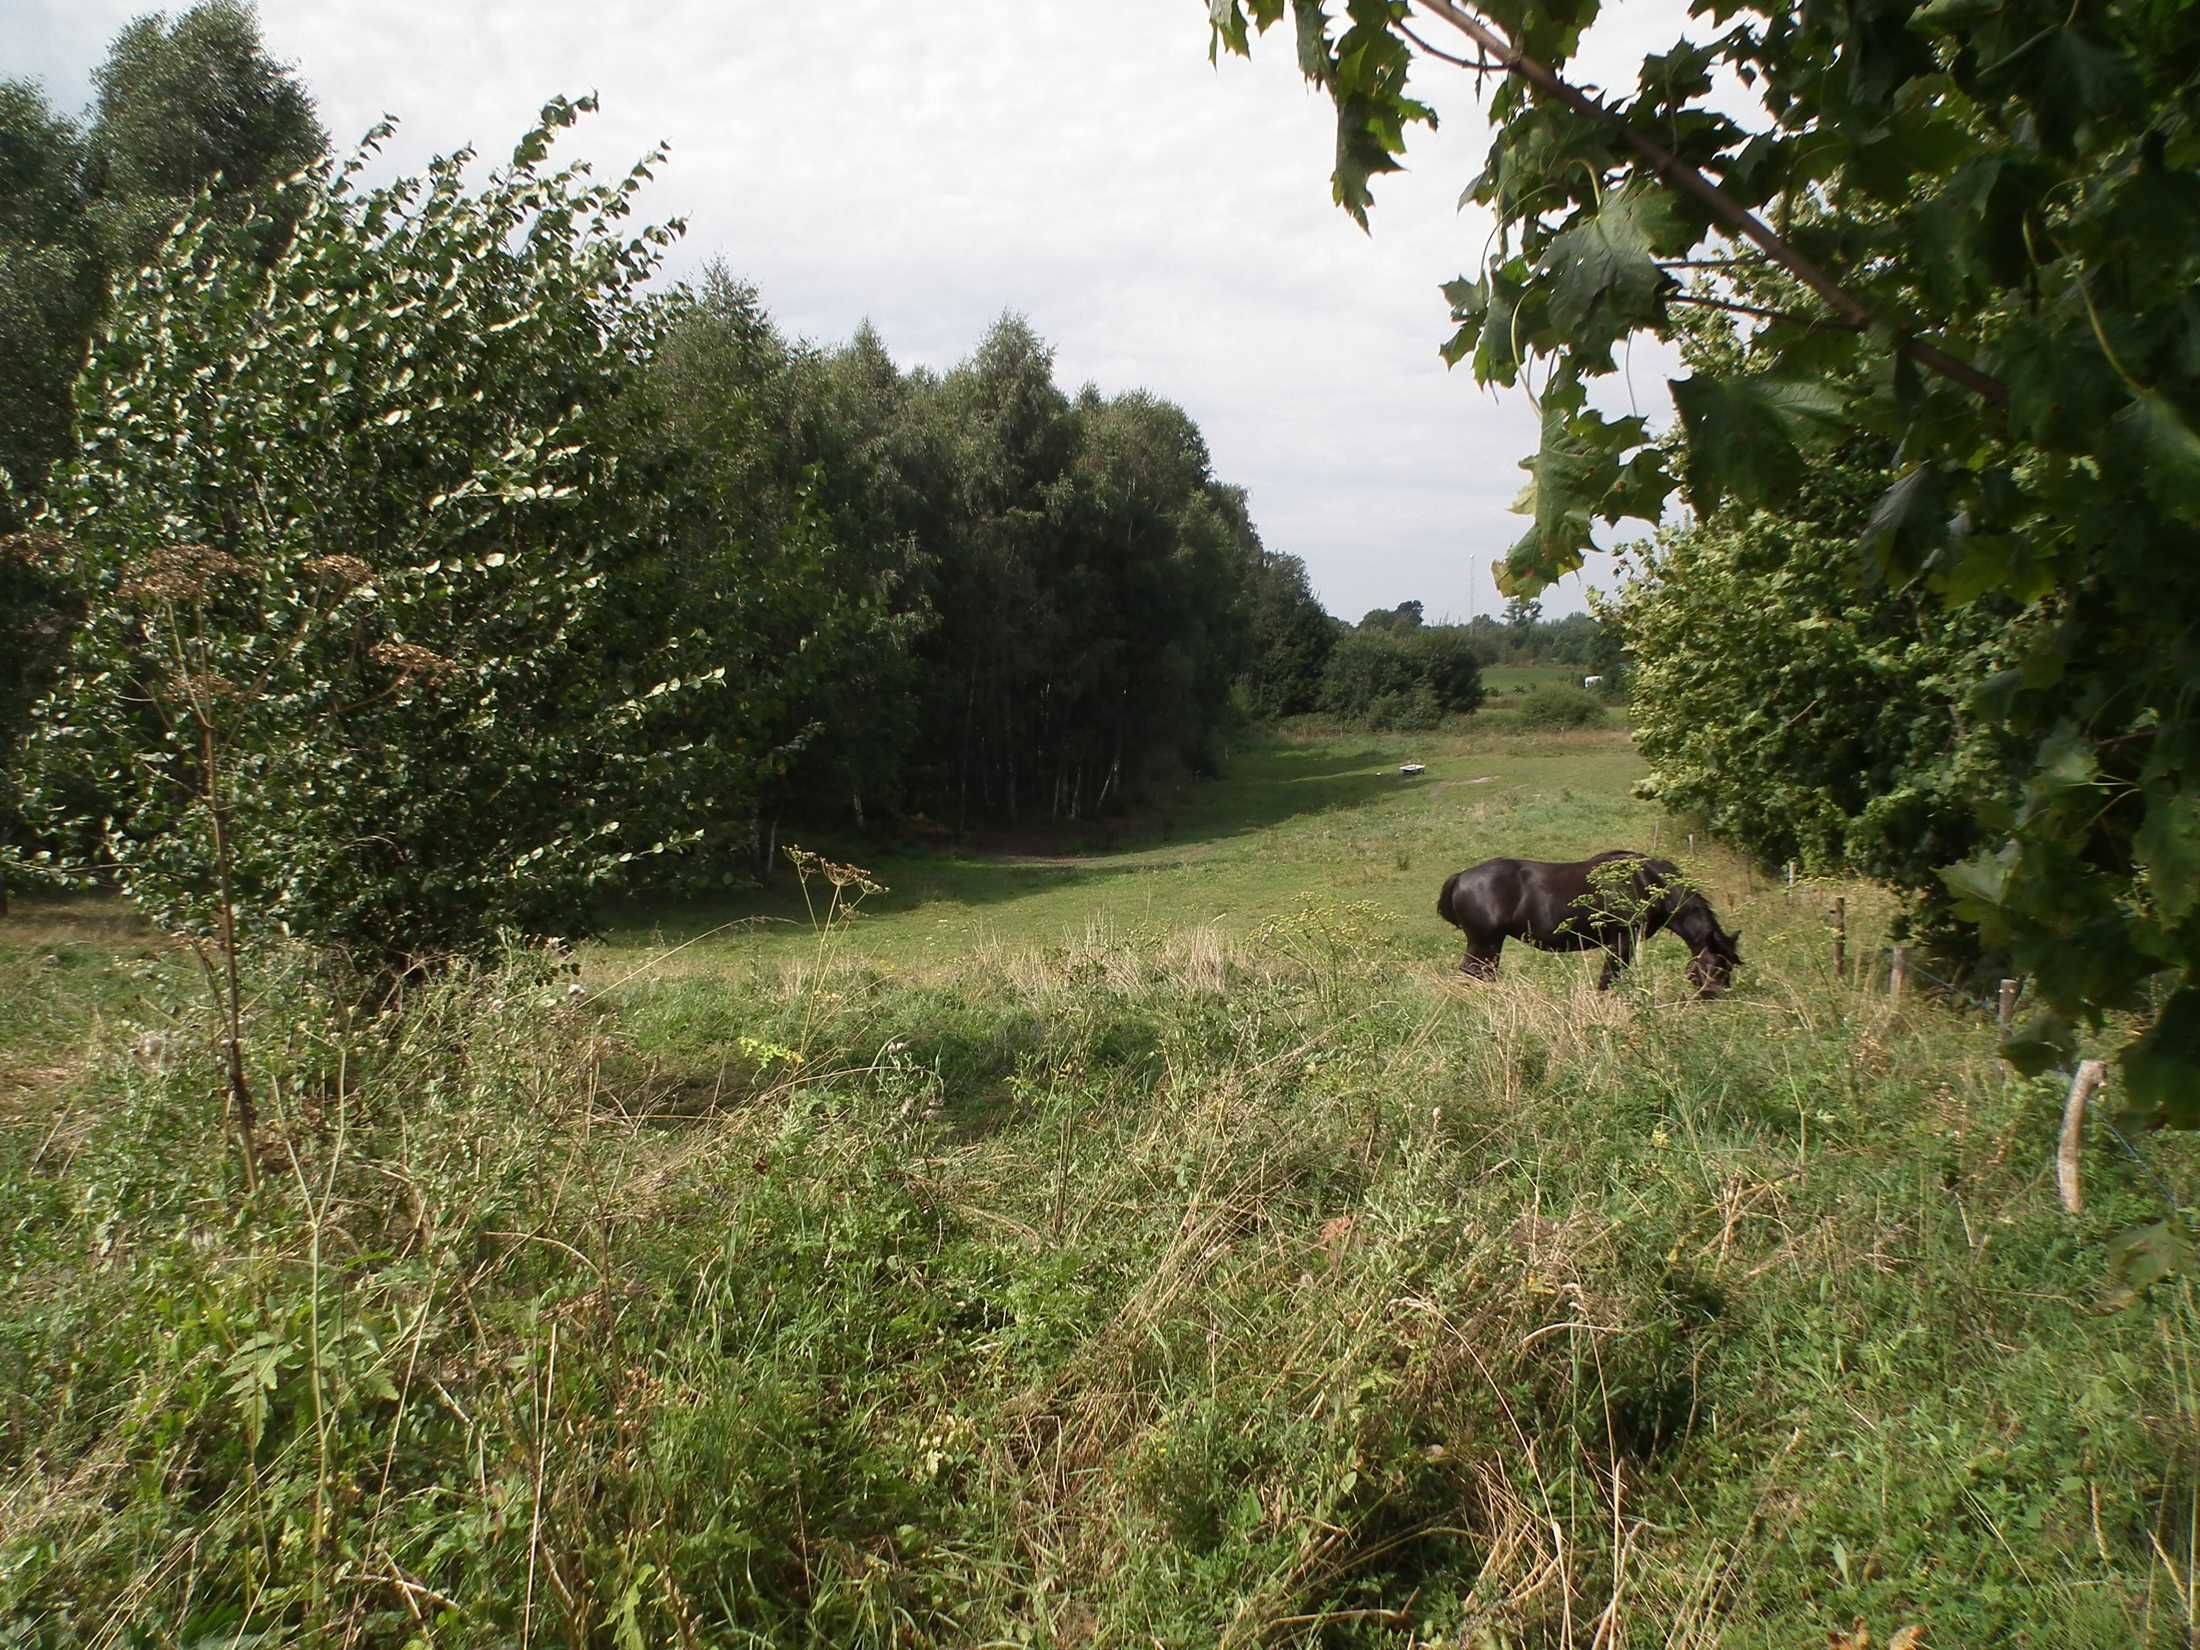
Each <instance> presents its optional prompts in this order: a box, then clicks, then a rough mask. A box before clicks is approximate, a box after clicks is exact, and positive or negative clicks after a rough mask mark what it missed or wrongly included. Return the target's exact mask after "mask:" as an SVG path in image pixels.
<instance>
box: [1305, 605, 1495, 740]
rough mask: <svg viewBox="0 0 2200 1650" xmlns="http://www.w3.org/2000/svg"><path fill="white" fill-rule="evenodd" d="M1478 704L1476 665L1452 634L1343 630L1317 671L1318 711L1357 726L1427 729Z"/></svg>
mask: <svg viewBox="0 0 2200 1650" xmlns="http://www.w3.org/2000/svg"><path fill="white" fill-rule="evenodd" d="M1481 702H1482V666H1481V661H1480V659H1479V658H1478V657H1477V655H1476V653H1475V651H1474V648H1473V645H1472V644H1471V643H1470V642H1469V641H1468V639H1467V637H1466V635H1465V633H1464V632H1461V631H1458V630H1455V629H1449V628H1446V629H1437V630H1399V629H1388V628H1384V627H1381V626H1376V627H1373V628H1368V629H1358V630H1348V631H1346V632H1344V633H1343V634H1342V635H1340V636H1339V637H1338V638H1337V640H1336V644H1335V646H1334V647H1332V648H1331V650H1330V653H1329V658H1328V662H1327V663H1326V664H1325V665H1324V666H1323V669H1322V686H1321V708H1322V709H1323V710H1325V711H1327V712H1329V714H1331V715H1332V716H1335V717H1337V718H1338V719H1339V720H1340V721H1343V722H1345V723H1347V724H1349V725H1352V726H1356V727H1365V728H1372V729H1377V730H1382V729H1389V728H1408V729H1420V728H1432V727H1434V726H1436V725H1437V723H1438V722H1440V721H1441V720H1442V719H1443V718H1444V717H1446V716H1451V715H1459V714H1463V713H1465V712H1468V711H1471V710H1473V709H1474V708H1475V707H1476V706H1477V705H1479V704H1481Z"/></svg>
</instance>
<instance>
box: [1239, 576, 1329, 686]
mask: <svg viewBox="0 0 2200 1650" xmlns="http://www.w3.org/2000/svg"><path fill="white" fill-rule="evenodd" d="M1251 584H1252V621H1251V623H1252V635H1251V638H1250V641H1249V644H1248V645H1249V648H1250V653H1249V662H1248V664H1247V666H1246V671H1245V689H1246V697H1247V700H1248V701H1249V703H1250V707H1251V709H1252V712H1253V714H1254V715H1256V716H1258V717H1261V718H1263V719H1273V718H1275V717H1278V716H1295V715H1298V714H1299V713H1301V712H1303V711H1309V710H1312V709H1314V708H1315V706H1316V705H1317V704H1318V703H1319V702H1320V696H1321V683H1322V670H1323V667H1324V666H1326V665H1327V664H1328V663H1329V654H1330V650H1331V649H1332V648H1334V647H1335V646H1336V645H1337V635H1338V631H1339V628H1340V627H1339V626H1338V624H1337V621H1336V620H1335V619H1332V618H1331V617H1330V616H1329V614H1328V612H1327V611H1326V610H1325V609H1324V608H1323V607H1322V604H1321V602H1320V601H1319V600H1318V599H1317V598H1316V597H1315V595H1314V590H1313V586H1312V585H1311V584H1310V583H1309V582H1308V581H1307V577H1306V564H1305V563H1304V562H1302V561H1300V560H1299V558H1298V557H1296V556H1286V555H1282V554H1280V553H1276V552H1268V553H1265V554H1263V555H1262V556H1261V558H1260V560H1259V563H1258V564H1257V566H1256V567H1255V568H1254V570H1253V573H1252V576H1251Z"/></svg>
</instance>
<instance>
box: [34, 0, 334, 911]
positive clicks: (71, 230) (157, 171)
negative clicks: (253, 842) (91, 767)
mask: <svg viewBox="0 0 2200 1650" xmlns="http://www.w3.org/2000/svg"><path fill="white" fill-rule="evenodd" d="M94 79H95V83H96V86H97V89H98V97H97V100H96V102H95V103H94V106H93V108H92V110H91V111H90V113H89V115H88V116H87V119H86V121H85V122H84V123H78V122H74V121H70V120H68V119H66V118H64V117H62V116H60V115H58V114H56V113H55V112H54V111H53V110H52V109H51V108H49V107H48V105H47V103H46V99H45V96H44V93H43V92H42V91H41V90H40V89H39V88H38V87H37V86H35V85H33V84H31V83H29V82H26V81H6V82H0V536H4V535H6V534H8V533H10V532H11V531H12V530H14V529H16V528H18V527H20V526H21V525H22V522H23V518H24V516H25V515H26V514H27V513H28V511H29V510H30V508H31V507H32V502H33V501H34V500H35V499H37V498H38V497H39V496H40V495H41V494H42V492H43V489H44V486H45V481H46V475H47V472H48V471H49V469H50V468H51V467H52V466H53V465H54V464H55V463H56V462H57V461H58V460H60V459H61V458H63V457H64V456H65V455H66V454H67V453H68V451H69V448H70V444H71V439H72V424H73V419H74V410H73V407H72V404H71V385H72V384H73V383H74V381H75V379H76V375H77V371H78V369H79V367H80V366H81V365H82V364H83V361H84V356H85V352H86V349H87V346H88V344H89V342H90V340H91V338H92V335H93V333H94V331H95V330H96V328H97V326H98V323H99V321H100V319H101V317H102V316H103V315H104V314H105V313H106V307H107V302H108V288H109V284H110V283H111V282H112V281H114V280H116V279H117V278H124V279H126V278H127V275H128V273H129V272H130V271H131V270H134V269H135V268H137V266H138V265H139V264H141V263H142V262H144V261H145V260H146V259H147V258H149V257H151V256H153V255H154V253H155V252H156V251H157V249H158V248H159V246H160V244H161V242H162V240H163V238H164V236H165V235H166V233H167V231H168V230H169V228H170V227H171V226H172V225H173V224H174V223H175V222H176V220H177V219H178V218H180V217H182V216H184V215H185V213H186V212H187V211H189V210H191V209H192V205H193V201H194V199H195V198H197V197H198V196H199V195H200V192H201V191H202V190H205V191H208V195H207V198H206V199H205V200H203V201H201V202H200V205H201V207H202V208H204V209H206V210H209V211H211V212H213V213H214V214H216V215H218V216H221V217H223V218H224V219H225V220H234V219H235V218H236V217H238V216H239V215H241V214H242V213H244V212H245V211H246V210H247V209H248V203H250V202H254V201H258V202H259V203H260V204H261V207H262V209H263V210H264V209H265V208H266V197H267V188H266V186H267V185H269V184H270V183H272V182H273V181H274V180H275V179H277V178H279V177H281V176H283V175H285V174H287V173H289V172H292V171H295V170H296V169H298V168H299V167H302V166H305V165H307V164H308V163H309V162H311V161H312V160H313V159H314V158H315V157H317V156H318V155H320V154H321V153H322V152H323V151H324V150H325V149H326V147H327V139H326V136H325V135H324V134H323V132H322V131H321V128H320V126H319V124H318V122H317V121H316V120H315V119H314V113H313V101H312V99H311V98H310V97H309V96H308V95H307V94H306V92H305V90H304V89H303V87H301V86H300V85H299V83H298V81H297V80H296V79H295V78H294V77H293V76H291V75H290V74H289V73H288V72H287V71H286V70H284V69H283V68H282V67H281V66H280V65H278V64H276V63H274V62H272V61H270V60H269V59H268V57H267V56H266V54H265V53H264V52H263V51H262V50H261V49H260V40H259V29H258V24H257V22H256V20H255V19H254V16H253V14H252V12H251V10H250V8H249V7H246V6H242V5H238V4H235V3H234V0H208V3H206V4H202V5H199V6H196V7H194V8H193V9H191V10H190V11H188V12H186V13H184V14H183V15H182V16H181V17H179V18H178V19H176V21H175V22H174V23H173V24H170V23H168V22H167V21H166V20H165V19H164V18H160V17H146V18H141V19H140V20H138V21H137V22H135V23H133V24H131V25H130V26H129V27H128V28H126V29H124V30H123V31H122V33H121V34H120V35H118V36H117V37H116V39H115V41H114V44H113V45H112V46H111V47H110V49H109V52H108V56H107V59H106V61H105V62H104V63H103V64H102V65H101V66H100V68H99V69H98V71H97V73H96V75H95V76H94ZM267 227H268V229H269V230H270V231H271V232H275V233H279V232H280V224H279V223H270V224H269V225H268V226H267ZM42 563H43V558H42V556H41V554H40V553H39V552H38V551H36V550H35V549H34V548H30V547H18V549H17V550H16V551H14V552H13V553H11V552H10V551H8V550H6V549H0V864H5V862H6V861H8V860H11V859H13V860H15V861H16V863H14V865H13V866H12V869H10V870H8V871H6V872H4V873H0V874H4V875H6V876H10V877H12V878H13V880H15V881H17V882H21V881H22V880H24V877H25V873H26V869H27V868H26V867H25V866H24V865H23V864H22V863H21V862H20V855H21V853H22V852H23V851H24V850H26V849H29V848H31V847H32V846H33V843H32V840H31V838H30V837H29V835H28V834H27V832H26V829H25V826H24V822H23V819H22V816H21V809H20V802H19V798H18V796H17V795H16V792H17V788H18V783H19V779H18V773H17V769H18V766H19V759H18V746H19V744H20V742H21V740H22V738H23V736H24V733H25V729H26V726H27V719H28V712H29V706H30V704H31V703H32V701H33V700H34V699H35V698H36V697H37V696H38V694H39V693H41V692H43V691H44V689H45V688H46V686H47V685H48V684H50V682H51V681H52V678H53V673H54V670H55V669H56V667H57V665H58V663H59V658H60V651H61V644H62V641H63V639H64V638H65V636H66V635H67V633H68V631H69V630H70V629H71V628H72V627H73V626H74V625H75V624H76V622H77V621H78V618H79V613H78V611H77V609H76V607H75V605H74V604H73V602H72V601H71V600H70V599H69V598H68V597H67V596H66V595H65V594H64V593H63V592H62V590H61V589H60V588H59V587H58V586H57V585H56V584H55V582H54V581H53V579H52V577H51V576H50V569H49V568H46V567H45V566H43V564H42ZM86 800H87V802H89V803H96V798H87V799H86ZM94 811H96V808H95V810H94ZM44 846H45V847H46V848H47V849H48V850H49V851H50V850H54V849H64V850H65V849H67V848H69V847H70V846H72V844H69V843H65V842H59V841H51V840H49V841H47V842H45V843H44ZM0 902H4V889H0Z"/></svg>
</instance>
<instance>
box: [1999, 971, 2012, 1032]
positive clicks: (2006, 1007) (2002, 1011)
mask: <svg viewBox="0 0 2200 1650" xmlns="http://www.w3.org/2000/svg"><path fill="white" fill-rule="evenodd" d="M2016 1017H2017V982H2016V981H2015V980H2004V981H2002V982H2001V1000H2000V1002H1999V1003H1998V1004H1997V1005H1996V1007H1995V1009H1994V1023H1995V1024H1996V1025H1997V1026H1999V1027H2000V1028H2001V1029H2002V1030H2003V1031H2004V1032H2006V1031H2008V1029H2009V1022H2010V1021H2012V1020H2014V1019H2015V1018H2016Z"/></svg>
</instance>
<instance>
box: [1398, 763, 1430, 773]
mask: <svg viewBox="0 0 2200 1650" xmlns="http://www.w3.org/2000/svg"><path fill="white" fill-rule="evenodd" d="M1398 771H1399V772H1400V773H1402V774H1416V773H1427V772H1428V769H1427V768H1426V767H1425V766H1424V765H1422V764H1421V763H1419V762H1401V763H1399V764H1398Z"/></svg>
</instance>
